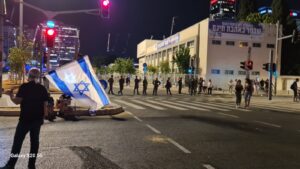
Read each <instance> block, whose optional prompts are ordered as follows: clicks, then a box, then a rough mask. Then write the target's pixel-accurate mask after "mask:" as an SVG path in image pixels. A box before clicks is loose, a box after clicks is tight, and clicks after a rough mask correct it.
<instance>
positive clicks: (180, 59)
mask: <svg viewBox="0 0 300 169" xmlns="http://www.w3.org/2000/svg"><path fill="white" fill-rule="evenodd" d="M190 58H191V55H190V48H188V47H181V48H179V50H178V51H177V52H176V54H175V57H174V58H173V63H176V65H177V67H178V70H179V72H180V73H183V74H184V73H187V71H188V68H189V66H190Z"/></svg>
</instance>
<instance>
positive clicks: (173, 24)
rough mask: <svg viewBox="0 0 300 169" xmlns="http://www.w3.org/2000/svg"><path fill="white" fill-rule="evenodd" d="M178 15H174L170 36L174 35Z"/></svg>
mask: <svg viewBox="0 0 300 169" xmlns="http://www.w3.org/2000/svg"><path fill="white" fill-rule="evenodd" d="M176 18H177V17H175V16H173V18H172V25H171V33H170V36H172V35H173V30H174V26H175V19H176Z"/></svg>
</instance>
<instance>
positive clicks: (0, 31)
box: [0, 0, 5, 97]
mask: <svg viewBox="0 0 300 169" xmlns="http://www.w3.org/2000/svg"><path fill="white" fill-rule="evenodd" d="M4 8H5V7H4V1H3V0H2V1H0V12H1V13H0V63H1V64H0V97H2V86H3V85H2V69H3V58H2V55H3V27H4V25H3V20H4V15H5V12H4Z"/></svg>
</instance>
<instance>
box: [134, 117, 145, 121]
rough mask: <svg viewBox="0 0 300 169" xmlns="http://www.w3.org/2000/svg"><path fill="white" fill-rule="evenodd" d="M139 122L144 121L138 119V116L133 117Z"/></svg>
mask: <svg viewBox="0 0 300 169" xmlns="http://www.w3.org/2000/svg"><path fill="white" fill-rule="evenodd" d="M133 117H134V118H135V119H136V120H137V121H139V122H143V120H142V119H140V118H139V117H137V116H133Z"/></svg>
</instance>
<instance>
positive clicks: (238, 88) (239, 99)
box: [235, 80, 244, 108]
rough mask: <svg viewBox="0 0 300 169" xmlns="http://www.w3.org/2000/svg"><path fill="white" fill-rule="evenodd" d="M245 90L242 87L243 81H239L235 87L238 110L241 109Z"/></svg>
mask: <svg viewBox="0 0 300 169" xmlns="http://www.w3.org/2000/svg"><path fill="white" fill-rule="evenodd" d="M243 90H244V87H243V85H242V81H241V80H238V81H237V83H236V85H235V97H236V108H239V107H240V106H241V102H242V91H243Z"/></svg>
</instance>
